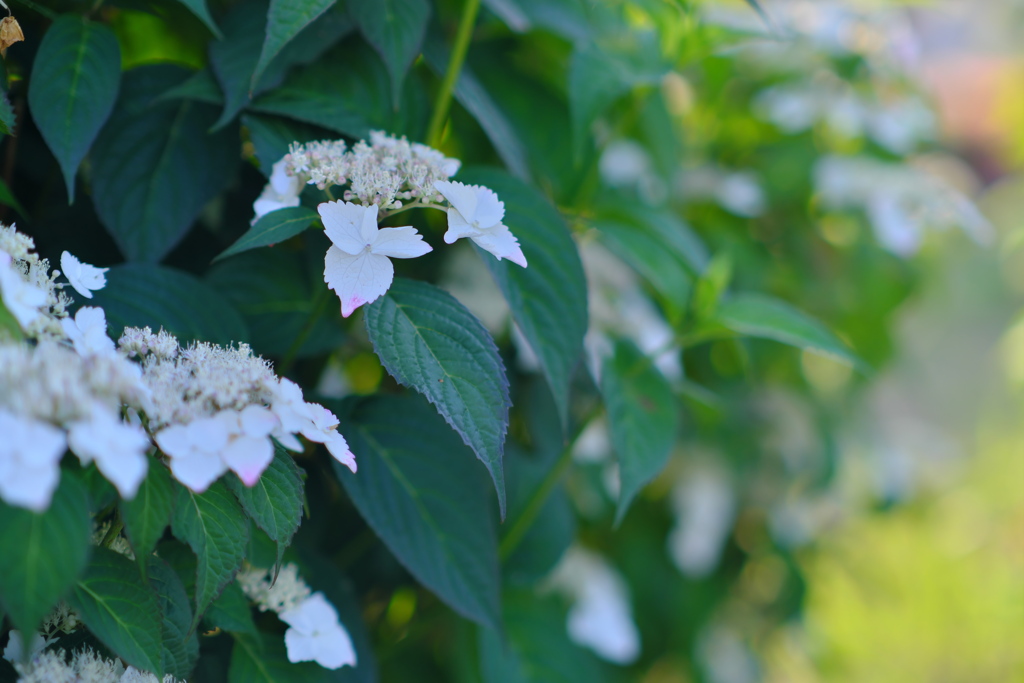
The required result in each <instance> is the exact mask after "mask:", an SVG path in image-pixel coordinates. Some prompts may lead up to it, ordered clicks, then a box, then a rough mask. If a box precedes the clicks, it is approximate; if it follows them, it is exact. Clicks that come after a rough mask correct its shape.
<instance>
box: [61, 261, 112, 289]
mask: <svg viewBox="0 0 1024 683" xmlns="http://www.w3.org/2000/svg"><path fill="white" fill-rule="evenodd" d="M60 269H61V270H62V271H63V272H64V277H66V278H67V279H68V282H70V283H71V286H72V287H74V288H75V291H76V292H78V293H79V294H81V295H82V296H84V297H85V298H86V299H91V298H92V293H93V291H95V290H97V289H103V288H104V287H106V285H107V276H106V275H104V273H106V272H107V271H108V270H109V268H97V267H96V266H91V265H89V264H88V263H83V262H82V261H79V260H78V258H76V257H75V256H74V255H73V254H71V253H70V252H67V251H65V252H63V253H62V254H61V255H60Z"/></svg>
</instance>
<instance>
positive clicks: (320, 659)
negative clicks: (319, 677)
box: [311, 623, 356, 669]
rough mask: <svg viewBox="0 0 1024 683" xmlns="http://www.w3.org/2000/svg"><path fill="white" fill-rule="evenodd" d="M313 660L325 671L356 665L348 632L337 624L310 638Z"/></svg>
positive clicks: (353, 649)
mask: <svg viewBox="0 0 1024 683" xmlns="http://www.w3.org/2000/svg"><path fill="white" fill-rule="evenodd" d="M311 640H312V644H313V659H314V661H316V663H317V664H319V665H320V666H322V667H324V668H325V669H340V668H341V667H343V666H345V665H348V666H355V665H356V649H355V647H354V646H353V645H352V638H350V637H349V635H348V631H346V630H345V628H344V627H343V626H342V625H341V624H340V623H339V624H337V625H335V626H334V628H331V629H328V630H326V631H321V632H320V633H317V634H316V635H315V636H313V637H312V639H311Z"/></svg>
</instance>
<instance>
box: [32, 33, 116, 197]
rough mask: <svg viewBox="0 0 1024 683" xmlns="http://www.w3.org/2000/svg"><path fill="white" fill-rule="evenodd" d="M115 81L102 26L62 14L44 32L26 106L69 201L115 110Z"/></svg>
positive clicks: (112, 42)
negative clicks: (91, 150)
mask: <svg viewBox="0 0 1024 683" xmlns="http://www.w3.org/2000/svg"><path fill="white" fill-rule="evenodd" d="M120 80H121V50H120V48H119V47H118V45H117V38H116V37H115V36H114V33H113V31H111V30H110V29H109V28H107V27H106V26H104V25H103V24H100V23H97V22H92V21H84V20H83V19H82V18H81V17H78V16H75V15H70V14H66V15H64V16H61V17H58V18H57V20H56V21H54V22H53V24H52V25H51V26H50V29H49V30H48V31H47V32H46V35H45V36H43V41H42V42H41V43H40V44H39V51H38V52H37V53H36V59H35V63H34V64H33V66H32V77H31V79H30V80H29V88H28V104H29V108H30V109H31V110H32V118H33V119H35V122H36V126H37V127H38V128H39V132H40V133H42V136H43V139H44V140H46V144H47V146H48V147H49V148H50V151H52V152H53V155H54V156H55V157H57V163H59V164H60V169H61V172H62V173H63V174H64V183H65V184H66V185H67V188H68V202H69V203H71V202H74V200H75V173H76V172H77V171H78V166H79V164H81V163H82V159H84V158H85V155H86V154H87V153H88V152H89V147H90V146H92V143H93V141H94V140H95V139H96V135H97V134H98V133H99V132H100V128H102V127H103V124H104V122H106V120H107V118H108V117H109V116H110V112H111V110H112V109H113V108H114V102H115V101H116V100H117V88H118V84H119V82H120Z"/></svg>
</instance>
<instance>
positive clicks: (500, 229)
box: [470, 223, 526, 268]
mask: <svg viewBox="0 0 1024 683" xmlns="http://www.w3.org/2000/svg"><path fill="white" fill-rule="evenodd" d="M470 239H472V240H473V241H474V242H476V243H477V244H478V245H479V246H480V248H481V249H486V250H487V251H489V252H491V253H492V254H494V255H495V256H496V257H498V259H499V260H500V259H503V258H504V259H508V260H509V261H511V262H512V263H515V264H517V265H520V266H522V267H523V268H525V267H526V257H525V256H523V250H522V249H520V248H519V240H517V239H516V238H515V235H513V234H512V231H511V230H509V229H508V227H507V226H506V225H505V224H504V223H498V225H496V226H495V227H493V228H490V229H488V230H482V231H480V232H479V233H477V234H476V235H470Z"/></svg>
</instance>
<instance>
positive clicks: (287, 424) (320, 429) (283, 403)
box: [270, 377, 356, 472]
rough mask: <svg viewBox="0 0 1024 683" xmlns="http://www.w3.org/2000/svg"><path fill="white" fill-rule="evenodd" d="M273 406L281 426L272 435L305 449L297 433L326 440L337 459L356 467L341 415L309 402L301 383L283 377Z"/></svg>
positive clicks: (284, 443)
mask: <svg viewBox="0 0 1024 683" xmlns="http://www.w3.org/2000/svg"><path fill="white" fill-rule="evenodd" d="M270 409H271V411H273V413H274V415H276V416H277V418H278V419H279V420H280V421H281V426H280V428H279V429H278V430H277V431H275V432H274V433H273V434H272V435H271V436H273V437H274V438H275V439H277V440H278V441H279V442H280V443H281V445H282V446H284V447H285V448H287V449H289V450H292V451H301V450H302V444H301V443H300V442H299V440H298V439H297V438H295V434H301V435H302V436H304V437H306V438H307V439H309V440H310V441H312V442H314V443H322V444H323V445H324V446H326V447H327V450H328V451H329V452H330V454H331V455H332V456H334V459H335V460H337V461H338V462H340V463H341V464H342V465H345V466H346V467H348V468H349V469H350V470H352V471H353V472H355V471H356V457H355V455H353V454H352V451H351V450H349V447H348V442H347V441H345V437H343V436H342V435H341V434H340V433H339V432H338V418H337V417H335V415H334V413H332V412H331V411H329V410H328V409H327V408H324V407H323V406H322V405H320V404H319V403H306V401H305V399H303V398H302V389H301V388H300V387H299V385H298V384H296V383H295V382H293V381H291V380H290V379H286V378H284V377H282V378H281V380H280V382H279V383H278V385H277V387H276V388H275V391H274V397H273V400H272V401H271V405H270Z"/></svg>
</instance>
